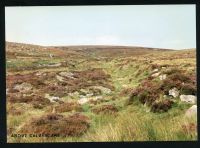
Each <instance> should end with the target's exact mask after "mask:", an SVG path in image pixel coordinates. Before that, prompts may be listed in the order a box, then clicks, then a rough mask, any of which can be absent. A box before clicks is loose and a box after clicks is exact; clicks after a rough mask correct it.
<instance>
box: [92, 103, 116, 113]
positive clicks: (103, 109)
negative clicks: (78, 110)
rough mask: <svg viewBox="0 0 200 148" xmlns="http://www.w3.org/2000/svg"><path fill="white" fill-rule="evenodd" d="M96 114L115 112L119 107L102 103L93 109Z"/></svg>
mask: <svg viewBox="0 0 200 148" xmlns="http://www.w3.org/2000/svg"><path fill="white" fill-rule="evenodd" d="M92 112H94V113H95V114H114V113H116V112H118V109H117V108H116V107H115V106H113V105H102V106H99V107H96V108H93V109H92Z"/></svg>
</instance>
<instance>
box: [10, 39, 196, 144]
mask: <svg viewBox="0 0 200 148" xmlns="http://www.w3.org/2000/svg"><path fill="white" fill-rule="evenodd" d="M196 95H197V88H196V49H183V50H171V49H159V48H146V47H132V46H106V45H105V46H103V45H99V46H98V45H95V46H94V45H93V46H92V45H91V46H90V45H88V46H86V45H84V46H38V45H30V44H22V43H14V42H6V96H7V98H6V99H7V136H8V137H7V139H8V142H10V143H15V142H94V141H95V142H99V141H184V140H197V105H196V101H197V97H196ZM17 134H21V135H22V134H32V137H30V136H29V137H23V136H14V135H17ZM43 134H47V135H54V137H53V136H52V137H51V136H49V137H46V136H44V137H43V136H41V135H43ZM34 135H35V136H34ZM55 135H58V136H55Z"/></svg>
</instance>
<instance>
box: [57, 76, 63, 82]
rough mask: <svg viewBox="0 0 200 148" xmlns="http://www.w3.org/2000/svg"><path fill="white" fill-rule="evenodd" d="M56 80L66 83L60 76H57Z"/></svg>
mask: <svg viewBox="0 0 200 148" xmlns="http://www.w3.org/2000/svg"><path fill="white" fill-rule="evenodd" d="M56 79H57V80H58V81H60V82H63V81H64V78H63V77H61V76H59V75H56Z"/></svg>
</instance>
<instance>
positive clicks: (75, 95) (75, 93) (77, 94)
mask: <svg viewBox="0 0 200 148" xmlns="http://www.w3.org/2000/svg"><path fill="white" fill-rule="evenodd" d="M68 95H69V96H70V97H72V98H79V97H80V96H79V92H77V91H75V92H73V93H68Z"/></svg>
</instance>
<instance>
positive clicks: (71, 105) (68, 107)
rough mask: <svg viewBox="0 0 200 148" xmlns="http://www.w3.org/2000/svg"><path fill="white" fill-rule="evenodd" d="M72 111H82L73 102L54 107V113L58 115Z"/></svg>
mask: <svg viewBox="0 0 200 148" xmlns="http://www.w3.org/2000/svg"><path fill="white" fill-rule="evenodd" d="M73 110H74V111H78V112H81V111H83V109H82V107H81V105H80V104H78V103H75V102H66V103H63V104H60V105H58V106H56V107H55V111H56V112H58V113H63V112H69V111H73Z"/></svg>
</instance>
